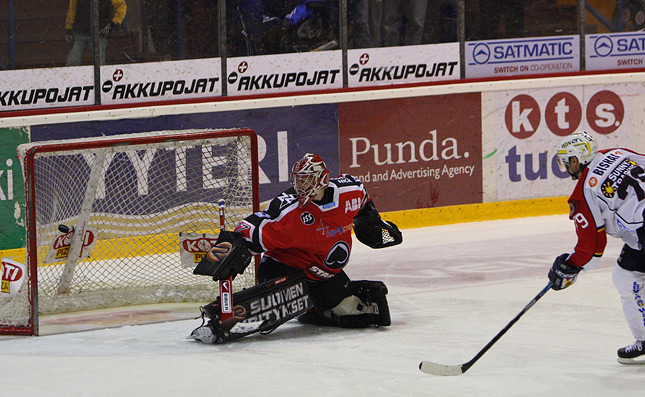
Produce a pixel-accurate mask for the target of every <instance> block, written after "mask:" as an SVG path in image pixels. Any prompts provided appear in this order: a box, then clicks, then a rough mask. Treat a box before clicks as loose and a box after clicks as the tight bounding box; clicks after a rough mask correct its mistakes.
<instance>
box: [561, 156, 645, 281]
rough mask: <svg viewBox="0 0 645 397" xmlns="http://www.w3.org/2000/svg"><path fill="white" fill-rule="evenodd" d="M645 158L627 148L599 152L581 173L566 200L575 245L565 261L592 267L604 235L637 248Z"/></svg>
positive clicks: (604, 241) (644, 194)
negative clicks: (574, 229) (574, 231)
mask: <svg viewBox="0 0 645 397" xmlns="http://www.w3.org/2000/svg"><path fill="white" fill-rule="evenodd" d="M644 165H645V156H643V155H640V154H638V153H635V152H632V151H630V150H628V149H608V150H601V151H599V152H598V154H597V155H596V157H594V159H593V160H592V161H591V163H589V165H588V166H587V167H586V168H585V169H584V170H583V172H582V175H581V177H580V179H579V180H578V183H577V185H576V187H575V189H574V191H573V194H571V197H570V198H569V218H570V219H572V220H573V221H574V222H575V225H576V234H577V235H578V244H577V245H576V247H575V251H574V252H573V254H572V255H571V256H570V257H569V258H568V259H567V262H568V263H570V264H572V265H575V266H587V265H589V266H587V268H589V267H590V266H594V265H595V263H596V262H597V261H598V259H599V258H600V256H601V255H602V254H603V252H604V250H605V246H606V245H607V234H609V235H610V236H612V237H617V238H621V239H622V240H623V241H624V242H625V243H626V244H628V245H629V246H631V247H632V248H634V249H640V246H639V242H638V236H637V233H636V229H638V228H640V227H642V226H643V210H645V171H643V166H644Z"/></svg>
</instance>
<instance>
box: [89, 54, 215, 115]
mask: <svg viewBox="0 0 645 397" xmlns="http://www.w3.org/2000/svg"><path fill="white" fill-rule="evenodd" d="M221 94H222V82H221V61H220V59H219V58H211V59H191V60H184V61H171V62H150V63H140V64H132V65H109V66H101V103H102V104H104V105H105V104H116V103H136V102H154V101H164V100H171V99H172V100H176V99H188V98H204V97H214V96H220V95H221Z"/></svg>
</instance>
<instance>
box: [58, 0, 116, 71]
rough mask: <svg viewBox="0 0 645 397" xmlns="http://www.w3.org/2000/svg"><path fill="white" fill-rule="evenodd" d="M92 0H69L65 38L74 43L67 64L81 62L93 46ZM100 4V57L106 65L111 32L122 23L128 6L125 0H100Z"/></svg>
mask: <svg viewBox="0 0 645 397" xmlns="http://www.w3.org/2000/svg"><path fill="white" fill-rule="evenodd" d="M91 4H92V1H91V0H69V8H68V9H67V18H66V20H65V40H66V41H67V42H68V43H69V44H71V45H72V48H71V49H70V50H69V52H68V53H67V62H66V63H65V64H66V65H67V66H77V65H80V64H81V58H82V57H83V53H84V52H85V50H86V49H89V48H92V10H91ZM98 4H99V10H98V12H99V29H100V30H99V32H98V35H99V59H100V63H101V65H105V49H106V48H107V38H108V36H109V35H110V32H112V30H114V28H116V27H117V26H118V25H121V23H122V22H123V19H124V18H125V13H126V10H127V6H126V4H125V0H98Z"/></svg>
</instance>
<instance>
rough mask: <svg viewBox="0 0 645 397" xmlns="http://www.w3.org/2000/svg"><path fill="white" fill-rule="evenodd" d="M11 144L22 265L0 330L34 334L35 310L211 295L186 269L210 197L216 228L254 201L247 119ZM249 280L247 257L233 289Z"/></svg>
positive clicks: (204, 244) (1, 311) (208, 232)
mask: <svg viewBox="0 0 645 397" xmlns="http://www.w3.org/2000/svg"><path fill="white" fill-rule="evenodd" d="M18 153H19V157H20V159H21V164H22V167H23V175H24V177H25V191H26V208H27V211H26V220H27V222H26V230H27V244H26V245H27V246H26V251H27V261H26V263H25V265H26V266H25V268H26V269H25V273H26V275H25V278H24V281H23V285H22V287H21V288H20V291H19V292H18V293H17V294H16V295H15V296H12V297H8V298H2V301H1V302H0V303H1V305H0V333H5V334H9V333H10V334H36V335H37V334H38V314H39V313H41V314H46V313H62V312H72V311H78V310H89V309H97V308H106V307H120V306H126V305H135V304H150V303H166V302H204V301H211V300H214V299H215V297H216V296H218V293H219V291H218V288H217V283H214V282H213V281H212V280H211V279H210V278H208V277H204V276H197V275H193V273H192V271H193V269H194V266H195V265H196V264H197V263H198V262H199V259H200V258H201V256H202V255H203V254H204V252H205V251H207V250H208V248H209V247H210V245H209V244H212V243H213V242H214V240H215V239H216V238H217V234H218V233H219V230H220V205H218V204H220V201H222V202H223V204H224V206H225V211H224V213H225V222H226V226H225V228H226V229H232V228H233V227H234V226H235V225H236V224H237V223H238V222H239V221H240V220H242V219H243V218H244V217H246V216H248V215H249V214H251V213H253V212H255V211H257V210H258V209H259V188H258V160H257V136H256V134H255V132H253V131H252V130H248V129H238V130H216V131H213V130H183V131H157V132H150V133H141V134H129V135H118V136H112V137H102V138H91V139H77V140H65V141H48V142H38V143H31V144H25V145H20V146H19V148H18ZM60 225H64V226H60ZM68 229H69V231H68ZM180 246H181V247H182V248H183V249H180ZM254 284H255V269H254V267H253V266H249V268H248V269H247V270H246V272H245V273H244V274H242V275H239V276H238V277H236V278H235V280H234V282H233V289H234V290H241V289H243V288H246V287H249V286H252V285H254Z"/></svg>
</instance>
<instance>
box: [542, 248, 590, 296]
mask: <svg viewBox="0 0 645 397" xmlns="http://www.w3.org/2000/svg"><path fill="white" fill-rule="evenodd" d="M568 257H569V254H562V255H560V256H558V257H557V258H555V261H554V262H553V266H551V270H549V280H551V283H553V286H552V287H551V288H552V289H554V290H556V291H558V290H561V289H565V288H567V287H568V286H570V285H572V284H573V283H575V282H576V279H577V278H578V273H580V271H581V270H582V268H581V267H578V266H573V265H570V264H568V263H567V262H566V259H567V258H568Z"/></svg>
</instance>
